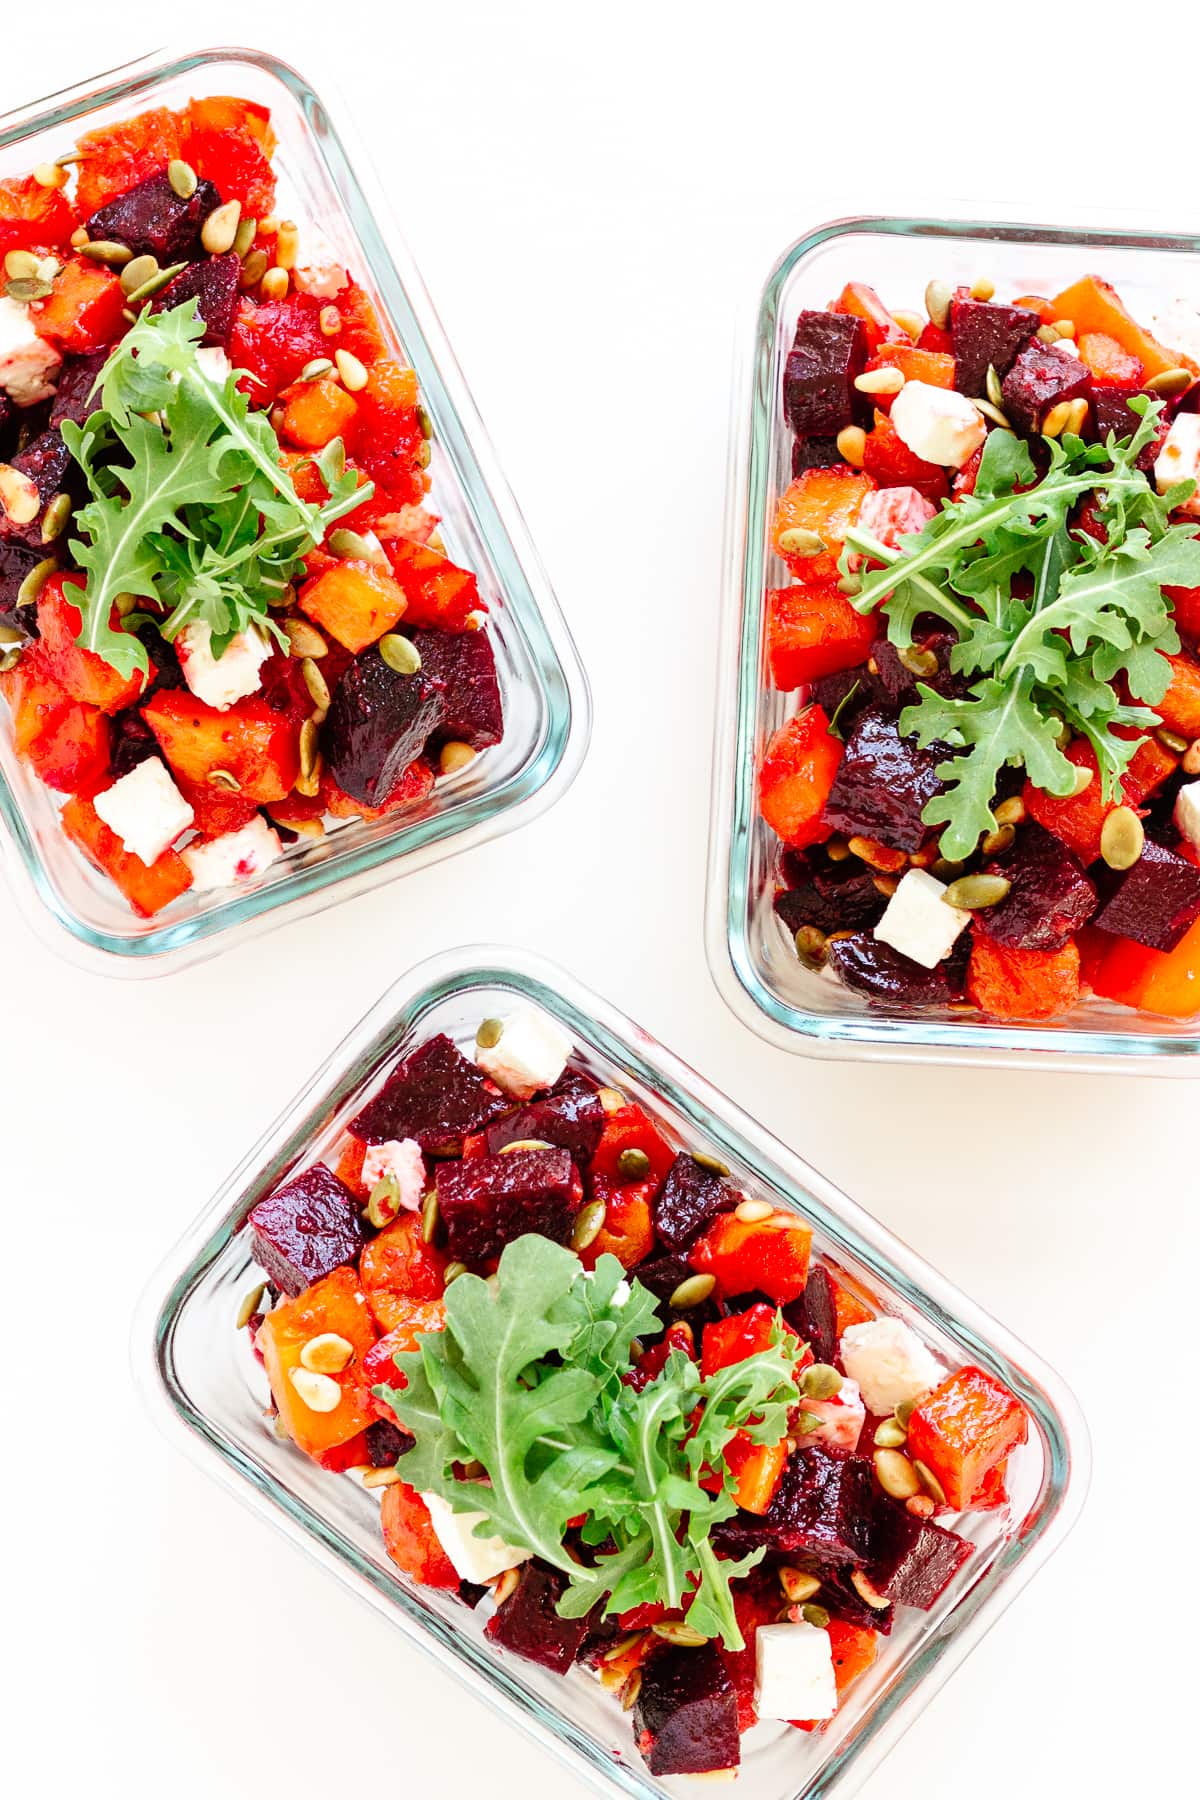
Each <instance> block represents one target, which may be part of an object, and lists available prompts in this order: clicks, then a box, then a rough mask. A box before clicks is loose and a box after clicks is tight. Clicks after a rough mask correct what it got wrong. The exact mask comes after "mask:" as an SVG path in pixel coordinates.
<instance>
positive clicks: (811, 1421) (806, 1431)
mask: <svg viewBox="0 0 1200 1800" xmlns="http://www.w3.org/2000/svg"><path fill="white" fill-rule="evenodd" d="M824 1423H825V1421H824V1419H823V1418H822V1417H821V1415H820V1413H811V1412H800V1413H797V1414H796V1435H797V1436H798V1437H808V1436H809V1435H810V1434H811V1433H812V1432H814V1431H820V1429H821V1427H822V1426H823V1425H824Z"/></svg>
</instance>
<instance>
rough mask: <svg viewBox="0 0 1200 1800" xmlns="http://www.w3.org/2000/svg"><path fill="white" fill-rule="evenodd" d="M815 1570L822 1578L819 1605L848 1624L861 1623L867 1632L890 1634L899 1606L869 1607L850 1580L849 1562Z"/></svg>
mask: <svg viewBox="0 0 1200 1800" xmlns="http://www.w3.org/2000/svg"><path fill="white" fill-rule="evenodd" d="M815 1572H819V1573H820V1574H821V1576H822V1581H821V1591H820V1593H819V1594H817V1595H815V1596H814V1597H815V1599H816V1602H817V1605H818V1606H823V1607H824V1608H825V1611H826V1612H827V1613H828V1614H829V1615H830V1617H831V1618H834V1619H841V1620H842V1621H843V1622H844V1623H845V1624H847V1625H858V1626H860V1627H861V1628H862V1629H863V1630H864V1631H877V1632H879V1634H880V1636H881V1637H890V1635H891V1630H892V1625H893V1623H894V1621H895V1616H896V1613H895V1608H894V1607H892V1606H887V1607H882V1606H868V1605H867V1603H866V1601H865V1600H864V1599H863V1597H862V1595H861V1594H860V1593H859V1591H858V1589H857V1588H856V1587H855V1585H854V1583H853V1582H852V1581H851V1579H850V1575H851V1570H850V1567H849V1565H848V1564H842V1565H841V1566H840V1567H838V1568H836V1569H823V1570H820V1571H815Z"/></svg>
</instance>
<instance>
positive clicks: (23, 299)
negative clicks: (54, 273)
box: [4, 276, 54, 306]
mask: <svg viewBox="0 0 1200 1800" xmlns="http://www.w3.org/2000/svg"><path fill="white" fill-rule="evenodd" d="M4 292H5V294H6V296H7V298H8V299H10V300H16V301H18V302H19V304H20V305H22V306H27V305H28V304H29V302H30V301H31V300H48V299H49V298H50V295H51V294H52V293H53V292H54V289H53V287H52V285H51V284H50V282H48V281H43V280H42V278H41V277H40V276H34V277H33V278H32V280H29V281H6V282H5V284H4Z"/></svg>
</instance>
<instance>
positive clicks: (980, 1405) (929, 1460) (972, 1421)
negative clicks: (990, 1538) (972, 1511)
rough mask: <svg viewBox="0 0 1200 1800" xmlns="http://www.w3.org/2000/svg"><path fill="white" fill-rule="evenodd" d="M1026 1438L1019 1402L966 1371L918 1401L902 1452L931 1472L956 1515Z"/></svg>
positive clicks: (990, 1379) (980, 1373)
mask: <svg viewBox="0 0 1200 1800" xmlns="http://www.w3.org/2000/svg"><path fill="white" fill-rule="evenodd" d="M1028 1432H1029V1421H1028V1418H1027V1416H1026V1413H1025V1408H1024V1407H1023V1406H1022V1405H1021V1403H1020V1401H1019V1400H1017V1399H1016V1398H1015V1397H1014V1396H1013V1395H1012V1394H1010V1393H1009V1391H1008V1389H1007V1388H1006V1387H1003V1386H1002V1385H1001V1384H1000V1382H998V1381H997V1380H996V1379H995V1377H994V1376H992V1375H989V1374H987V1372H986V1371H985V1370H983V1369H979V1368H975V1367H974V1366H972V1365H968V1366H967V1367H966V1368H962V1369H956V1370H955V1372H954V1373H953V1374H952V1375H948V1376H947V1377H946V1379H945V1381H943V1382H941V1383H939V1385H938V1386H937V1387H936V1388H934V1390H933V1392H932V1393H931V1394H928V1395H926V1397H925V1399H924V1400H922V1401H921V1404H920V1405H919V1406H918V1407H917V1409H916V1411H915V1412H914V1413H913V1415H912V1418H911V1419H910V1420H909V1426H908V1446H907V1448H908V1454H909V1456H910V1457H913V1458H915V1459H916V1460H917V1461H919V1462H923V1463H924V1464H925V1465H926V1467H927V1468H930V1469H932V1471H933V1473H934V1474H935V1475H936V1476H937V1478H938V1481H939V1482H940V1483H941V1485H942V1488H943V1490H944V1491H945V1495H946V1501H947V1504H948V1505H949V1506H951V1507H952V1508H953V1509H954V1510H955V1511H956V1512H957V1511H960V1510H961V1509H962V1508H963V1507H964V1506H966V1505H967V1504H968V1502H969V1500H970V1498H971V1496H972V1494H974V1493H976V1492H977V1491H978V1490H979V1489H980V1488H981V1487H982V1486H983V1483H984V1481H985V1480H986V1478H987V1476H988V1474H989V1472H990V1471H991V1470H992V1469H994V1468H995V1467H996V1466H997V1464H999V1463H1001V1462H1003V1461H1004V1459H1005V1458H1006V1457H1007V1456H1008V1455H1009V1454H1010V1453H1011V1452H1012V1451H1013V1450H1015V1449H1016V1447H1017V1445H1018V1444H1023V1443H1024V1442H1025V1439H1026V1437H1027V1436H1028Z"/></svg>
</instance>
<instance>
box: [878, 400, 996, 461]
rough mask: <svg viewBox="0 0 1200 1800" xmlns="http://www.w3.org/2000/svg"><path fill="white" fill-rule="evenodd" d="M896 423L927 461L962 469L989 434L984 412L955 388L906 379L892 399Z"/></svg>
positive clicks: (905, 440) (900, 432)
mask: <svg viewBox="0 0 1200 1800" xmlns="http://www.w3.org/2000/svg"><path fill="white" fill-rule="evenodd" d="M892 424H893V425H894V426H895V427H896V430H897V432H898V433H899V435H900V437H901V438H902V440H903V441H904V443H906V444H907V445H908V447H909V449H910V450H911V451H912V453H913V455H914V456H919V457H921V459H922V460H923V461H924V462H931V463H941V464H942V465H943V466H944V467H947V468H951V469H961V468H962V465H963V464H964V463H965V462H968V461H969V460H970V458H971V457H972V456H974V454H975V452H976V450H978V448H979V446H980V444H982V442H983V440H984V438H985V437H986V436H987V426H986V424H985V423H984V420H983V415H982V414H981V413H980V412H979V411H978V410H977V409H976V408H975V407H974V406H972V405H971V402H970V401H969V400H968V399H967V398H966V396H965V395H964V394H957V393H955V392H954V390H953V389H952V388H940V387H930V385H929V384H928V382H925V381H906V382H905V384H904V386H903V387H902V388H901V389H900V392H899V393H898V394H897V395H896V398H895V399H894V400H893V401H892Z"/></svg>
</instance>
